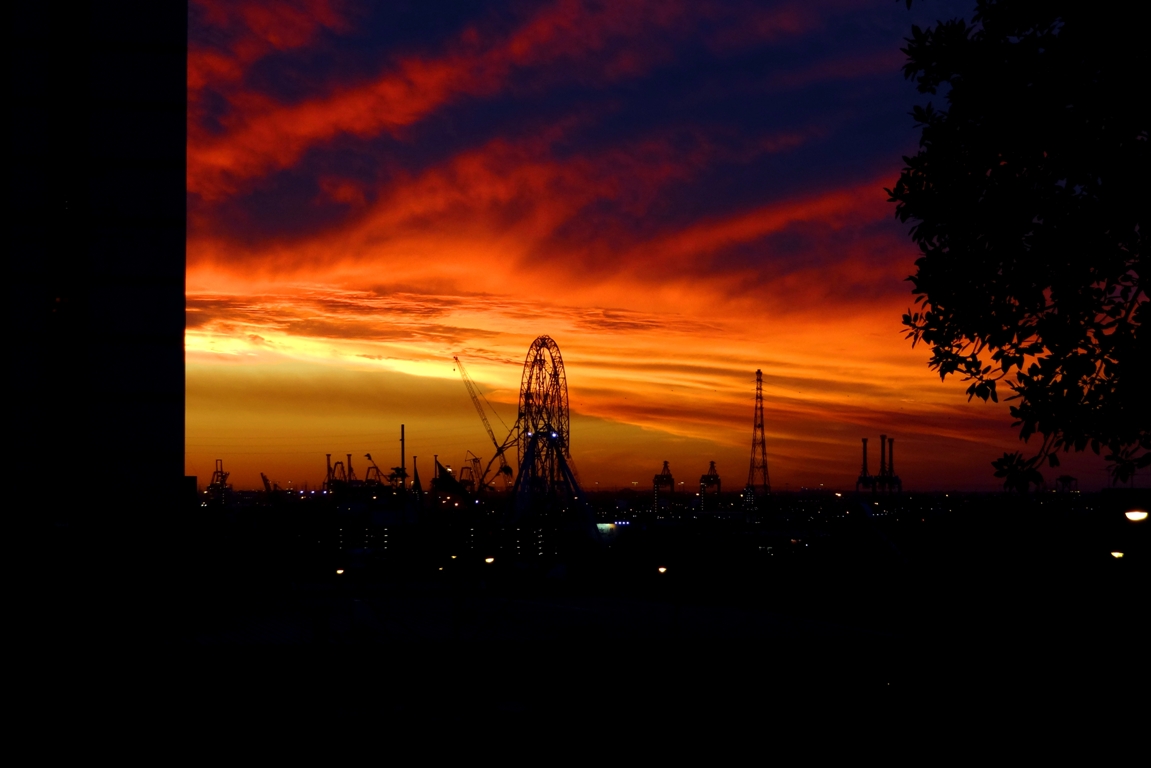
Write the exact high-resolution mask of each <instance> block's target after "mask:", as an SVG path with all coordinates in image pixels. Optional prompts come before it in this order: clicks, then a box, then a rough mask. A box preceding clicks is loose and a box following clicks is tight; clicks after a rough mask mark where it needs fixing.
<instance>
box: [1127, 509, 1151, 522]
mask: <svg viewBox="0 0 1151 768" xmlns="http://www.w3.org/2000/svg"><path fill="white" fill-rule="evenodd" d="M1123 517H1125V518H1127V519H1128V520H1130V521H1131V522H1133V523H1141V522H1143V521H1144V520H1146V519H1147V510H1145V509H1129V510H1127V511H1126V512H1124V513H1123Z"/></svg>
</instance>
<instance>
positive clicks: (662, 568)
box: [659, 565, 667, 573]
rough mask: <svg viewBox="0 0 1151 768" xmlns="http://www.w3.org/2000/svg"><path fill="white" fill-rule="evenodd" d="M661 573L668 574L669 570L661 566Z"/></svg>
mask: <svg viewBox="0 0 1151 768" xmlns="http://www.w3.org/2000/svg"><path fill="white" fill-rule="evenodd" d="M659 572H660V573H667V568H664V567H663V566H662V565H661V566H660V567H659Z"/></svg>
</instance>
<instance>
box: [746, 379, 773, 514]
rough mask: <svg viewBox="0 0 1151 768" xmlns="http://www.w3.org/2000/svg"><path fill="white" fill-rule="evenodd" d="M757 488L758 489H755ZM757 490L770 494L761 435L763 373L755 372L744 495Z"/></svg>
mask: <svg viewBox="0 0 1151 768" xmlns="http://www.w3.org/2000/svg"><path fill="white" fill-rule="evenodd" d="M757 486H758V488H757ZM756 490H759V492H760V493H762V494H763V495H764V496H766V495H767V494H769V493H771V482H770V481H768V479H767V441H766V440H765V439H764V434H763V371H761V370H757V371H756V372H755V431H754V433H753V434H752V437H751V466H750V467H749V468H748V470H747V488H745V489H744V493H745V494H754V493H755V492H756Z"/></svg>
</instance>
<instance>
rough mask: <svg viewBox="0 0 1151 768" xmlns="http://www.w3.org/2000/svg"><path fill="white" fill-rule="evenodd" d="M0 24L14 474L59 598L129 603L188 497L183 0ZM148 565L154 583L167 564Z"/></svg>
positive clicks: (68, 11) (43, 13)
mask: <svg viewBox="0 0 1151 768" xmlns="http://www.w3.org/2000/svg"><path fill="white" fill-rule="evenodd" d="M7 23H8V25H9V61H10V63H11V65H12V70H11V75H10V78H9V82H10V86H11V89H12V99H13V101H14V102H15V104H14V116H13V118H12V120H11V121H10V123H9V125H10V130H11V131H12V138H11V142H12V143H11V144H10V146H11V147H12V152H11V153H10V157H9V162H10V165H9V167H8V171H7V173H6V174H5V177H6V179H7V185H8V194H7V200H8V204H9V206H10V207H9V217H8V241H9V242H8V248H7V250H8V252H9V273H8V279H7V281H6V285H7V300H6V302H5V304H6V306H7V311H8V327H9V329H10V334H9V337H10V339H11V343H12V344H13V345H14V349H13V355H12V358H13V360H14V361H16V364H15V365H14V367H13V369H12V375H11V376H10V378H9V381H10V387H11V391H12V396H13V397H14V398H16V400H17V402H18V403H19V407H17V408H14V409H11V410H10V414H12V416H11V421H10V427H9V431H8V434H9V435H10V440H11V447H12V450H10V451H9V455H10V456H11V457H12V461H13V464H12V466H11V470H13V471H14V472H15V476H16V477H19V478H20V479H21V483H20V488H19V493H20V494H21V495H22V496H23V498H22V499H21V501H20V509H21V510H23V511H28V512H33V511H34V512H35V514H34V515H33V516H32V519H34V521H35V523H37V524H45V525H48V526H50V528H51V531H52V533H51V534H50V536H48V537H47V538H46V539H45V543H46V545H47V546H46V550H47V551H46V553H45V557H47V558H49V561H42V562H41V563H40V565H41V567H42V568H44V567H48V568H49V569H50V572H51V576H50V582H51V583H50V587H51V588H53V589H56V590H59V591H60V592H61V593H66V594H67V601H68V602H67V604H68V605H80V606H85V607H88V606H90V605H91V603H90V601H87V600H85V599H84V598H83V595H82V594H80V593H81V592H82V591H83V590H85V589H89V590H96V589H100V590H103V594H106V595H111V596H113V597H114V598H115V600H120V601H122V602H123V603H128V602H131V601H132V600H133V596H132V595H131V594H130V593H131V592H132V591H133V590H139V589H143V588H144V587H143V586H142V585H140V584H138V582H139V581H140V580H139V579H135V580H133V579H132V578H131V576H130V575H129V571H131V572H134V573H137V574H138V573H139V572H140V570H141V569H142V568H145V569H147V568H149V567H150V565H149V557H150V555H149V553H150V552H153V551H154V548H153V547H150V546H148V542H149V541H151V542H160V541H168V542H171V541H172V538H171V537H170V536H169V533H170V532H171V531H170V530H169V527H170V526H174V525H176V518H177V516H178V514H179V513H180V512H181V511H182V510H181V509H180V507H181V504H182V503H184V501H187V500H183V497H186V496H188V495H189V494H188V493H187V483H186V482H185V480H184V326H185V321H184V272H185V258H184V247H185V246H184V243H185V213H184V211H185V191H184V185H185V175H186V174H185V144H186V98H187V97H186V93H187V88H186V80H187V74H186V72H187V42H186V41H187V7H186V5H185V4H183V3H177V4H174V5H173V4H163V3H160V4H157V3H143V2H141V3H129V2H116V1H115V0H113V2H107V3H100V4H92V5H91V6H87V5H81V6H68V7H66V8H64V7H53V6H44V5H35V4H33V5H25V6H20V7H18V8H14V9H13V10H12V11H11V12H10V13H9V18H8V22H7ZM126 467H130V470H128V469H126ZM126 472H128V473H129V474H130V477H125V476H124V475H125V473H126ZM129 480H130V482H128V481H129ZM182 500H183V501H182ZM155 560H156V563H152V564H151V565H155V568H152V569H151V570H150V571H149V573H150V579H149V582H148V583H151V584H152V585H156V584H157V583H159V582H162V581H163V580H165V579H167V578H168V576H169V575H170V573H169V571H167V570H165V569H166V568H167V566H165V565H164V563H165V562H168V563H172V562H174V558H173V557H172V553H171V552H170V551H169V552H168V553H167V555H166V558H160V557H158V556H157V557H156V558H155ZM173 568H174V566H173ZM109 580H110V581H111V582H112V583H109ZM103 605H104V607H103V608H101V609H99V610H101V611H103V614H102V615H101V616H100V617H98V619H99V620H100V621H101V622H102V626H109V629H111V628H112V627H111V626H110V625H109V620H110V621H111V623H112V624H115V623H116V622H117V621H118V618H117V617H116V616H109V615H107V614H108V613H109V612H113V611H114V610H115V608H113V607H110V604H109V602H108V601H107V600H106V601H105V602H104V603H103ZM93 610H95V609H94V608H93ZM55 613H56V615H57V617H58V618H55V619H53V621H73V622H77V623H83V622H85V621H88V620H90V619H91V618H92V617H86V616H82V615H79V614H77V613H69V612H68V611H61V610H60V609H59V608H56V609H55ZM61 616H63V617H64V618H59V617H61Z"/></svg>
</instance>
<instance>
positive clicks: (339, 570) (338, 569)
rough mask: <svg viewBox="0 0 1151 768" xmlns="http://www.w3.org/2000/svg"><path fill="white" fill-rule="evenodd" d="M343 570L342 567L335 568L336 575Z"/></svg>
mask: <svg viewBox="0 0 1151 768" xmlns="http://www.w3.org/2000/svg"><path fill="white" fill-rule="evenodd" d="M343 572H344V569H343V568H337V569H336V575H337V576H339V575H340V574H342V573H343Z"/></svg>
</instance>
